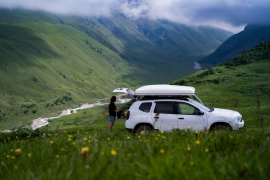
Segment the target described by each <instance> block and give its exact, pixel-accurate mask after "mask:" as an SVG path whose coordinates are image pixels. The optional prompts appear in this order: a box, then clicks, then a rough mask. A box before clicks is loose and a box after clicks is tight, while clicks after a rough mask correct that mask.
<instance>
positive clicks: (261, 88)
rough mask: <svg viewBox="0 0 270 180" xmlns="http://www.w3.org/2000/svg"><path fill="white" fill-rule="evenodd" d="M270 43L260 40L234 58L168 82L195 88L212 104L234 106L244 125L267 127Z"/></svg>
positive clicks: (198, 93)
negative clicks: (260, 41) (257, 43)
mask: <svg viewBox="0 0 270 180" xmlns="http://www.w3.org/2000/svg"><path fill="white" fill-rule="evenodd" d="M269 69H270V42H269V41H267V42H262V43H260V44H259V45H257V46H255V47H254V48H252V49H250V50H247V51H245V52H243V53H242V54H241V55H239V56H237V57H235V58H234V59H232V60H230V61H228V62H226V63H224V64H222V65H219V66H216V67H213V68H211V69H208V70H205V71H202V72H198V73H196V74H193V75H190V76H187V77H185V78H183V79H180V80H177V81H174V82H172V83H171V84H178V85H188V86H194V87H195V88H196V94H197V95H198V96H199V97H200V98H201V99H202V101H203V102H204V103H205V104H208V105H209V106H212V107H223V108H227V109H235V110H237V111H239V112H240V113H241V114H242V115H243V119H244V120H245V122H246V126H247V127H248V128H250V127H257V126H266V125H267V126H269V125H270V124H269V121H270V119H269V117H270V107H269V101H270V96H269V92H270V88H269V87H270V81H269V74H270V70H269Z"/></svg>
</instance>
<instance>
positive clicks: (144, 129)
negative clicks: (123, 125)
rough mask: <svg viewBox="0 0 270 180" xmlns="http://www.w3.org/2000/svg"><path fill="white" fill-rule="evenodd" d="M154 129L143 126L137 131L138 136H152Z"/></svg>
mask: <svg viewBox="0 0 270 180" xmlns="http://www.w3.org/2000/svg"><path fill="white" fill-rule="evenodd" d="M152 130H153V129H152V127H150V126H147V125H142V126H140V127H139V128H138V129H137V130H136V134H142V133H144V134H150V133H151V131H152Z"/></svg>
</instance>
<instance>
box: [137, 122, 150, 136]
mask: <svg viewBox="0 0 270 180" xmlns="http://www.w3.org/2000/svg"><path fill="white" fill-rule="evenodd" d="M140 126H149V127H151V128H152V129H154V127H153V125H152V124H150V123H145V122H144V123H139V124H137V125H136V126H135V127H134V129H133V134H134V133H136V131H137V129H138V128H139V127H140Z"/></svg>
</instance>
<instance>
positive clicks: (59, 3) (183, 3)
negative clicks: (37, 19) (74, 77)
mask: <svg viewBox="0 0 270 180" xmlns="http://www.w3.org/2000/svg"><path fill="white" fill-rule="evenodd" d="M0 7H5V8H11V9H12V8H25V9H29V10H45V11H48V12H51V13H58V14H67V15H83V16H100V15H102V16H110V14H111V12H113V11H115V10H116V11H119V12H122V13H124V14H125V15H127V16H129V17H132V18H139V17H148V18H151V19H168V20H171V21H175V22H179V23H183V24H187V25H196V26H197V25H209V26H213V27H220V28H223V29H226V30H229V31H232V32H234V33H237V32H239V31H241V30H243V27H244V26H245V25H246V24H249V23H268V24H270V0H0Z"/></svg>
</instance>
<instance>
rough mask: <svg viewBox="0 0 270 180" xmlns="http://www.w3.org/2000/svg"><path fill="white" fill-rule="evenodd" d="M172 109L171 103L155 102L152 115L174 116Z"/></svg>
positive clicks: (172, 104)
mask: <svg viewBox="0 0 270 180" xmlns="http://www.w3.org/2000/svg"><path fill="white" fill-rule="evenodd" d="M173 107H174V103H173V102H156V107H155V110H154V113H162V114H174V111H173Z"/></svg>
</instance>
